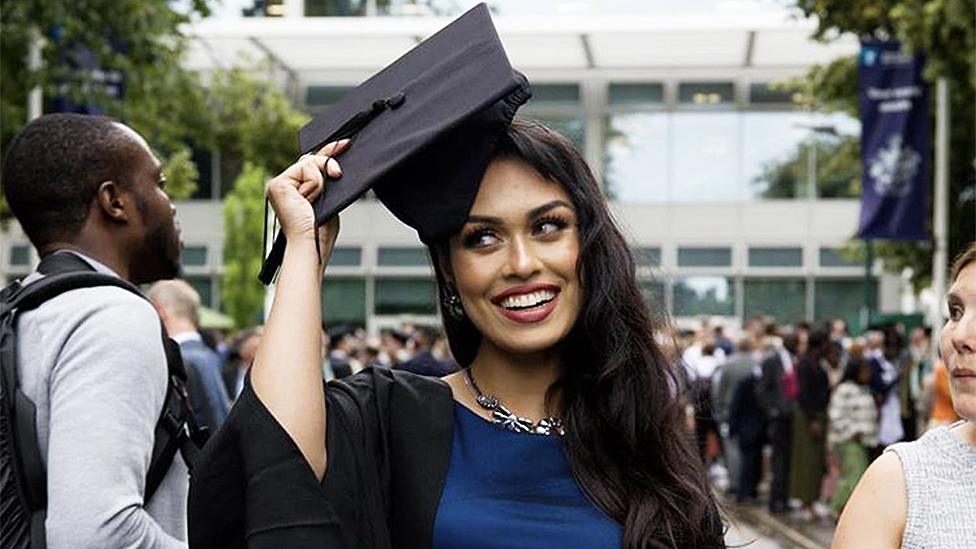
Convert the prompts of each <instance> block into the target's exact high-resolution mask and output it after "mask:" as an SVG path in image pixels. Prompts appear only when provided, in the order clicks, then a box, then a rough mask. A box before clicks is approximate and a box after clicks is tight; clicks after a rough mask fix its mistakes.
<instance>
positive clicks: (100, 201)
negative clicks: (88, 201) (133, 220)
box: [95, 181, 131, 222]
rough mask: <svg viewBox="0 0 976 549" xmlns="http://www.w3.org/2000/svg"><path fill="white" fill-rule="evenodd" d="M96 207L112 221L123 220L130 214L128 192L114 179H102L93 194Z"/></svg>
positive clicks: (126, 219) (127, 218)
mask: <svg viewBox="0 0 976 549" xmlns="http://www.w3.org/2000/svg"><path fill="white" fill-rule="evenodd" d="M95 204H96V205H97V206H98V209H99V210H100V211H101V212H102V213H103V214H104V215H105V216H106V217H108V218H109V219H111V220H113V221H120V222H125V221H128V220H129V216H130V215H131V210H130V204H131V199H130V197H129V194H128V193H126V192H124V191H123V190H122V188H121V187H120V186H119V184H118V183H116V182H115V181H103V182H102V184H101V185H99V186H98V191H97V192H96V194H95Z"/></svg>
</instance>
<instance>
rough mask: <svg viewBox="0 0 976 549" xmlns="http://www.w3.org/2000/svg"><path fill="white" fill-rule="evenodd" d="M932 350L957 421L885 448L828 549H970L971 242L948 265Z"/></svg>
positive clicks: (975, 370) (974, 297)
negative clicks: (942, 367)
mask: <svg viewBox="0 0 976 549" xmlns="http://www.w3.org/2000/svg"><path fill="white" fill-rule="evenodd" d="M951 281H952V286H951V287H950V288H949V292H948V294H947V296H946V302H947V304H948V311H949V317H948V320H947V321H946V323H945V326H944V327H943V329H942V335H941V338H940V342H939V343H940V351H941V354H942V359H943V360H944V361H945V364H946V367H947V368H948V371H949V376H950V377H949V379H950V388H951V392H952V403H953V405H954V407H955V410H956V413H958V414H959V416H960V417H961V418H963V419H962V420H961V421H958V422H956V423H954V424H952V425H951V426H943V427H936V428H935V429H932V430H930V431H928V432H927V433H925V435H923V436H922V438H920V439H918V440H917V441H915V442H909V443H899V444H895V445H892V446H891V447H889V448H888V449H887V450H886V451H885V453H884V454H882V455H881V457H880V458H878V459H877V460H876V461H875V462H874V463H873V464H871V467H869V468H868V470H867V472H866V473H865V474H864V478H863V479H862V480H861V482H860V484H858V486H857V488H856V489H855V490H854V494H853V495H851V499H850V501H849V502H848V504H847V508H846V509H844V514H843V515H841V517H840V522H839V523H838V525H837V531H836V533H835V535H834V543H833V547H835V548H840V549H845V548H848V547H851V548H853V547H876V548H889V547H892V548H893V547H904V548H915V547H926V548H929V549H939V548H946V547H972V545H973V543H974V542H976V496H974V494H976V243H972V244H970V245H969V247H968V248H967V249H966V250H965V251H964V252H963V253H962V254H961V255H960V256H959V258H958V259H956V261H955V262H954V264H953V267H952V276H951Z"/></svg>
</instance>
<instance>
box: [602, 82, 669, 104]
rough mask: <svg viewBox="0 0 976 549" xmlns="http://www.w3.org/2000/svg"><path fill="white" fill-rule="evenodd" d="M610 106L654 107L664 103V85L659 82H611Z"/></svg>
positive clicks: (608, 91)
mask: <svg viewBox="0 0 976 549" xmlns="http://www.w3.org/2000/svg"><path fill="white" fill-rule="evenodd" d="M607 93H608V99H609V103H610V107H611V108H614V107H638V108H639V107H653V106H660V105H661V104H663V103H664V85H663V84H657V83H653V84H651V83H639V84H610V86H609V89H608V90H607Z"/></svg>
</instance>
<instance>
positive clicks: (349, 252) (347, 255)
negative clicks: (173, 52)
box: [329, 247, 363, 267]
mask: <svg viewBox="0 0 976 549" xmlns="http://www.w3.org/2000/svg"><path fill="white" fill-rule="evenodd" d="M362 262H363V250H362V248H359V247H343V248H335V249H334V250H332V257H330V258H329V265H332V266H333V267H358V266H360V265H361V264H362Z"/></svg>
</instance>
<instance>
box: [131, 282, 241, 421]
mask: <svg viewBox="0 0 976 549" xmlns="http://www.w3.org/2000/svg"><path fill="white" fill-rule="evenodd" d="M149 299H150V301H152V303H153V305H155V306H156V310H157V311H159V317H160V318H161V319H162V320H163V325H165V326H166V331H167V332H168V333H169V334H170V337H171V338H172V339H173V341H176V342H177V343H178V344H179V345H180V353H181V354H182V356H183V364H184V366H186V371H187V392H188V393H189V395H190V404H191V405H192V407H193V413H194V415H195V417H196V418H197V422H198V423H199V424H200V426H201V427H207V428H209V429H210V431H211V432H213V431H216V430H217V429H218V428H219V427H220V424H221V423H223V422H224V419H225V418H226V417H227V413H228V412H230V399H229V398H228V397H227V390H226V389H225V388H224V381H223V378H222V377H221V372H220V367H221V364H220V357H219V356H218V355H217V353H216V352H215V351H214V350H213V349H211V348H210V347H207V346H206V344H204V342H203V338H202V337H201V336H200V332H199V326H198V325H197V324H198V316H197V315H198V312H199V310H200V294H198V293H197V291H196V290H194V289H193V287H192V286H190V285H189V284H187V282H186V281H184V280H163V281H160V282H157V283H156V284H154V285H153V286H152V288H150V289H149Z"/></svg>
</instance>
